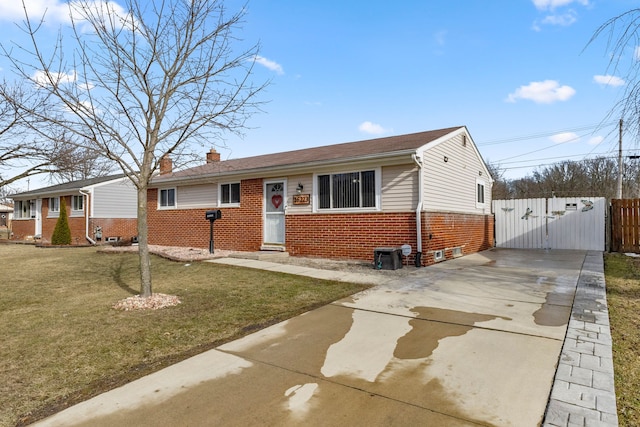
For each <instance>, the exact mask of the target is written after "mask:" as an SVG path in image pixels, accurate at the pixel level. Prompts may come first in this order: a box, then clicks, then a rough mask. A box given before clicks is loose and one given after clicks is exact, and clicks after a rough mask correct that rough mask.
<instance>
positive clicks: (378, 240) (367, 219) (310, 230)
mask: <svg viewBox="0 0 640 427" xmlns="http://www.w3.org/2000/svg"><path fill="white" fill-rule="evenodd" d="M285 221H286V228H287V234H286V246H287V250H288V251H289V253H290V254H291V255H298V256H316V257H321V258H333V259H361V260H370V261H372V262H373V250H374V249H375V248H377V247H388V246H394V247H395V246H401V245H404V244H409V245H411V247H412V249H413V252H414V253H415V251H416V249H415V248H416V219H415V213H412V212H406V213H381V212H373V213H348V214H347V213H345V214H336V213H332V214H308V215H287V217H286V220H285Z"/></svg>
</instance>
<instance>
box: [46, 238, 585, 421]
mask: <svg viewBox="0 0 640 427" xmlns="http://www.w3.org/2000/svg"><path fill="white" fill-rule="evenodd" d="M586 255H587V253H586V252H585V251H531V250H527V251H525V250H513V249H494V250H490V251H486V252H482V253H479V254H473V255H469V256H465V257H462V258H458V259H455V260H451V261H447V262H444V263H440V264H437V265H434V266H431V267H428V268H422V269H415V271H413V272H411V273H410V274H406V271H404V273H405V274H403V276H402V277H399V278H397V279H390V278H389V277H388V275H385V276H384V279H383V282H384V284H381V285H378V286H375V287H373V288H371V289H369V290H367V291H364V292H361V293H359V294H356V295H354V296H353V297H350V298H347V299H344V300H340V301H337V302H335V303H333V304H329V305H327V306H324V307H321V308H319V309H317V310H313V311H311V312H308V313H306V314H303V315H301V316H298V317H295V318H293V319H290V320H288V321H285V322H282V323H279V324H277V325H274V326H271V327H269V328H266V329H264V330H261V331H258V332H256V333H254V334H251V335H249V336H246V337H244V338H242V339H240V340H237V341H234V342H231V343H228V344H226V345H223V346H221V347H218V348H216V349H214V350H211V351H208V352H206V353H203V354H201V355H199V356H196V357H193V358H191V359H188V360H185V361H183V362H181V363H178V364H176V365H173V366H171V367H169V368H167V369H164V370H162V371H159V372H157V373H155V374H152V375H149V376H147V377H145V378H142V379H140V380H138V381H135V382H132V383H130V384H128V385H126V386H124V387H121V388H119V389H116V390H113V391H111V392H108V393H105V394H103V395H100V396H97V397H96V398H94V399H91V400H89V401H87V402H84V403H82V404H79V405H76V406H74V407H72V408H69V409H68V410H66V411H63V412H61V413H59V414H57V415H54V416H53V417H50V418H49V419H47V420H44V421H42V422H41V423H38V425H40V426H58V425H65V426H68V425H87V426H88V425H91V426H113V425H137V426H176V425H180V426H190V425H193V426H202V425H303V424H304V425H310V426H316V425H317V426H320V425H429V426H440V425H441V426H469V425H498V426H529V425H530V426H537V425H539V424H540V423H541V422H542V420H543V417H544V414H545V409H546V407H547V403H548V401H549V396H550V393H551V387H552V384H553V381H554V377H555V374H556V366H557V364H558V361H559V356H560V354H561V350H562V346H563V341H564V339H565V334H566V331H567V325H568V323H569V320H570V316H571V310H572V305H573V301H574V294H575V291H576V285H577V283H578V279H579V277H580V273H581V269H582V266H583V263H584V261H585V257H586ZM215 262H220V263H232V264H236V265H243V264H242V263H245V264H244V265H245V266H247V267H257V268H265V267H267V266H269V268H270V269H278V268H279V267H277V266H275V265H273V263H264V262H259V261H247V260H234V259H222V260H216V261H215ZM259 263H262V264H259ZM286 267H287V268H288V269H289V270H288V271H290V270H291V267H292V266H286ZM311 273H313V274H315V275H319V274H321V271H319V270H313V271H312V272H311ZM328 273H331V274H332V275H333V276H335V273H336V272H335V271H333V272H327V274H328ZM375 273H376V272H375V271H371V272H370V273H367V274H364V275H363V274H360V275H359V279H358V281H369V282H371V283H380V278H381V277H380V276H379V275H376V274H375ZM298 274H304V273H300V272H298ZM341 277H342V278H344V279H345V280H346V279H347V278H349V276H348V275H347V274H341Z"/></svg>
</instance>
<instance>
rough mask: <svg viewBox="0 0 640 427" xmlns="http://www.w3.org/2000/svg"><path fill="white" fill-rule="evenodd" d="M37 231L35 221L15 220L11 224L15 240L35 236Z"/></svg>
mask: <svg viewBox="0 0 640 427" xmlns="http://www.w3.org/2000/svg"><path fill="white" fill-rule="evenodd" d="M35 230H36V221H35V219H14V220H13V221H12V222H11V231H12V232H13V239H14V240H24V239H26V238H27V236H33V233H34V232H35Z"/></svg>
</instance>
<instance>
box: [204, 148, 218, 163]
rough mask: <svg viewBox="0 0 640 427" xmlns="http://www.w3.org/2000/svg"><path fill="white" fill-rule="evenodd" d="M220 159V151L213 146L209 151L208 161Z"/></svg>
mask: <svg viewBox="0 0 640 427" xmlns="http://www.w3.org/2000/svg"><path fill="white" fill-rule="evenodd" d="M219 161H220V153H218V152H217V151H216V149H215V148H212V149H211V151H209V152H208V153H207V163H213V162H219Z"/></svg>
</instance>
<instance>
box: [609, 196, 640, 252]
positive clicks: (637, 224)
mask: <svg viewBox="0 0 640 427" xmlns="http://www.w3.org/2000/svg"><path fill="white" fill-rule="evenodd" d="M611 251H612V252H635V253H640V199H613V200H611Z"/></svg>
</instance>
